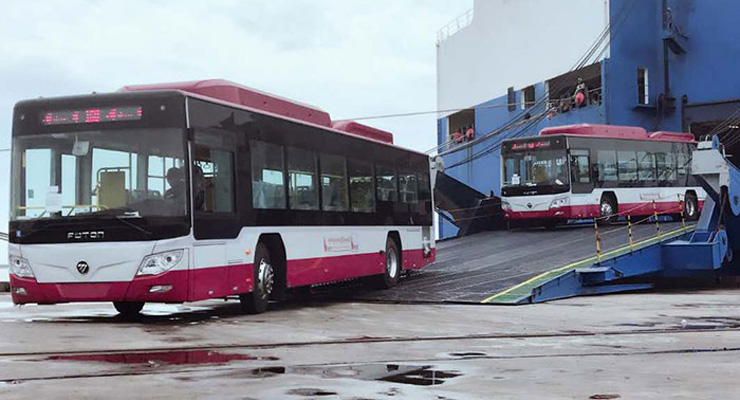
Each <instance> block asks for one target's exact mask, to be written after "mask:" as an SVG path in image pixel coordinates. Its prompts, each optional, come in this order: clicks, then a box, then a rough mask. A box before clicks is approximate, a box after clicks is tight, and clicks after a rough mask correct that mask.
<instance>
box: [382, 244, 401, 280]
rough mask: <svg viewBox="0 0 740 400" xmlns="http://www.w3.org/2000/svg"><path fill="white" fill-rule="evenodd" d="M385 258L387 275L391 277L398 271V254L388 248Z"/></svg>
mask: <svg viewBox="0 0 740 400" xmlns="http://www.w3.org/2000/svg"><path fill="white" fill-rule="evenodd" d="M385 258H386V260H385V265H386V268H387V270H388V275H389V276H391V277H394V276H396V274H397V273H398V255H397V254H396V250H394V249H388V252H387V253H386V256H385Z"/></svg>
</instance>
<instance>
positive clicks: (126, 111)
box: [41, 106, 141, 125]
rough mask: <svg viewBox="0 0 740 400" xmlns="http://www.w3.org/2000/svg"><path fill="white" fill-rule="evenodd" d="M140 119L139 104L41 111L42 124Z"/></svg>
mask: <svg viewBox="0 0 740 400" xmlns="http://www.w3.org/2000/svg"><path fill="white" fill-rule="evenodd" d="M140 119H141V106H132V107H96V108H80V109H76V110H54V111H44V112H42V113H41V124H42V125H66V124H97V123H101V122H117V121H138V120H140Z"/></svg>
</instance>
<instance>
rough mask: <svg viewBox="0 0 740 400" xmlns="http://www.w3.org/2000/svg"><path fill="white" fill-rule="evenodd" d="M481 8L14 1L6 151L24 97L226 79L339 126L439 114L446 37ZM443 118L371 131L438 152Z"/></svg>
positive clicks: (3, 28)
mask: <svg viewBox="0 0 740 400" xmlns="http://www.w3.org/2000/svg"><path fill="white" fill-rule="evenodd" d="M471 7H472V0H462V1H461V0H424V1H422V0H405V1H404V0H313V1H310V0H241V1H236V0H234V1H224V0H219V1H182V0H180V1H174V0H173V1H156V2H155V1H137V0H119V1H93V0H89V1H81V0H77V1H75V0H68V1H33V2H28V1H15V0H11V1H8V0H4V1H3V7H2V8H3V9H2V11H1V12H0V38H2V39H0V54H2V61H1V62H0V77H1V78H0V79H2V80H3V83H2V85H0V126H1V127H2V128H3V129H2V135H3V137H4V140H3V143H5V144H7V143H8V139H7V135H8V131H9V129H10V114H11V110H12V105H13V104H14V103H15V102H16V101H18V100H20V99H27V98H34V97H38V96H55V95H67V94H79V93H89V92H91V91H99V92H102V91H113V90H116V89H118V88H119V87H121V86H123V85H125V84H136V83H154V82H169V81H182V80H194V79H204V78H225V79H229V80H233V81H235V82H238V83H241V84H244V85H247V86H251V87H254V88H258V89H261V90H264V91H267V92H272V93H276V94H279V95H282V96H285V97H289V98H293V99H296V100H300V101H303V102H306V103H310V104H314V105H316V106H319V107H321V108H323V109H324V110H326V111H328V112H329V113H330V114H331V115H332V117H333V118H335V119H336V118H351V117H358V116H367V115H377V114H388V113H398V112H407V111H418V110H434V108H435V105H436V94H435V90H436V86H435V81H436V78H435V38H436V31H437V30H438V29H439V28H441V27H442V26H443V25H445V24H446V23H447V22H449V21H450V20H452V19H454V18H455V17H456V16H458V15H459V14H462V13H463V12H465V11H466V10H467V9H469V8H471ZM434 121H435V118H434V116H433V115H432V116H427V117H419V118H401V119H393V120H390V119H389V120H378V121H373V122H372V123H373V124H374V125H377V126H378V127H381V128H385V129H389V130H392V131H393V132H394V133H395V135H396V139H397V142H398V143H399V144H401V145H405V146H410V147H413V148H416V149H420V150H426V149H428V148H430V147H432V146H434V144H435V130H436V128H435V124H434ZM6 147H7V146H6Z"/></svg>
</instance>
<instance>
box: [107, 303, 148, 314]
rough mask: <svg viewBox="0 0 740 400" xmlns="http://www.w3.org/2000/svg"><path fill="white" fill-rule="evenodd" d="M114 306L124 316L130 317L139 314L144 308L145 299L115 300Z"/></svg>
mask: <svg viewBox="0 0 740 400" xmlns="http://www.w3.org/2000/svg"><path fill="white" fill-rule="evenodd" d="M113 307H115V309H116V311H118V313H119V314H121V316H122V317H126V318H130V317H134V316H136V315H139V313H140V312H141V310H142V309H143V308H144V302H143V301H114V302H113Z"/></svg>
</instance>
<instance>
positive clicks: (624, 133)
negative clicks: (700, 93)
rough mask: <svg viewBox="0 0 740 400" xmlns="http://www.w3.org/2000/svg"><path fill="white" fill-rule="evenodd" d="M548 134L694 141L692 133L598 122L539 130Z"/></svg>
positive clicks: (542, 134)
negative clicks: (657, 130) (649, 129)
mask: <svg viewBox="0 0 740 400" xmlns="http://www.w3.org/2000/svg"><path fill="white" fill-rule="evenodd" d="M549 135H571V136H591V137H599V138H612V139H629V140H655V141H667V142H686V143H692V142H694V141H695V139H694V135H692V134H690V133H685V132H668V131H659V132H653V133H649V132H648V131H646V130H645V129H644V128H641V127H638V126H619V125H600V124H577V125H564V126H553V127H549V128H545V129H542V130H541V131H540V136H549Z"/></svg>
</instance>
